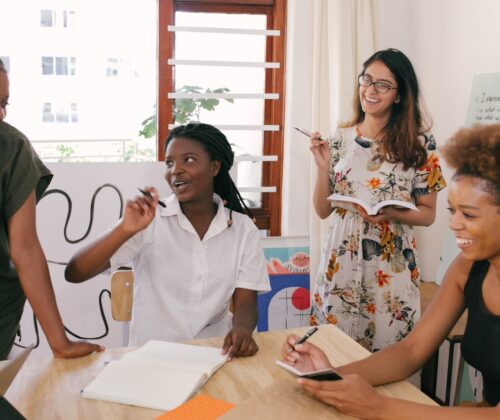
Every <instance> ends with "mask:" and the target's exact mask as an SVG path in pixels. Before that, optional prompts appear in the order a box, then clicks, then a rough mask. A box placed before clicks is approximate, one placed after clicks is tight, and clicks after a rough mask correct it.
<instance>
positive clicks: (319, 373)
mask: <svg viewBox="0 0 500 420" xmlns="http://www.w3.org/2000/svg"><path fill="white" fill-rule="evenodd" d="M276 364H277V365H278V366H279V367H282V368H283V369H285V370H286V371H288V372H290V373H293V374H294V375H295V376H298V377H299V378H306V379H313V380H315V381H338V380H340V379H342V376H340V375H339V374H338V373H337V372H335V370H333V369H332V368H327V369H321V370H315V371H312V372H301V371H300V370H298V369H296V368H294V367H293V366H290V365H288V364H286V363H284V362H282V361H281V360H276Z"/></svg>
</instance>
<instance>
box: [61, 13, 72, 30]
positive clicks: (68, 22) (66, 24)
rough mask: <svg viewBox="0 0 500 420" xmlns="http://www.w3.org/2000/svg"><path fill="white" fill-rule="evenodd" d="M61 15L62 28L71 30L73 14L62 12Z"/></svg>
mask: <svg viewBox="0 0 500 420" xmlns="http://www.w3.org/2000/svg"><path fill="white" fill-rule="evenodd" d="M62 15H63V18H62V26H63V28H72V27H74V26H75V12H74V11H73V10H63V11H62Z"/></svg>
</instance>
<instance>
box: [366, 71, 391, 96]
mask: <svg viewBox="0 0 500 420" xmlns="http://www.w3.org/2000/svg"><path fill="white" fill-rule="evenodd" d="M358 83H359V84H360V85H361V86H364V87H370V86H371V85H374V86H375V90H376V91H377V92H378V93H387V92H389V91H390V90H391V89H397V87H392V86H391V85H390V84H389V83H386V82H374V81H373V80H371V79H369V78H368V77H366V76H365V75H364V74H362V75H360V76H359V78H358Z"/></svg>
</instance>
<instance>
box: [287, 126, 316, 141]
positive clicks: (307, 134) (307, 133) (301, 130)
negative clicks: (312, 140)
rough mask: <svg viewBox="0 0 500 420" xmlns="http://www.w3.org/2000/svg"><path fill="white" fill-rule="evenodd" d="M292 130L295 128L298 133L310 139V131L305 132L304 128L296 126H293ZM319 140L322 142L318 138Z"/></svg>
mask: <svg viewBox="0 0 500 420" xmlns="http://www.w3.org/2000/svg"><path fill="white" fill-rule="evenodd" d="M293 128H295V129H296V130H297V131H298V132H299V133H302V134H304V135H305V136H307V137H312V133H311V132H310V131H308V130H306V129H305V128H302V127H297V126H295V127H293ZM319 140H323V139H322V138H321V137H320V138H319Z"/></svg>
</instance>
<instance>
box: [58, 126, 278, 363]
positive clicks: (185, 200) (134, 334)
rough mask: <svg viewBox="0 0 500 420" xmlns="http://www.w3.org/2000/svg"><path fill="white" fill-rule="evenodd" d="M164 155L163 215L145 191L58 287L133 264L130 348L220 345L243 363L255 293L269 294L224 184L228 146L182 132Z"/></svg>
mask: <svg viewBox="0 0 500 420" xmlns="http://www.w3.org/2000/svg"><path fill="white" fill-rule="evenodd" d="M165 147H166V149H165V150H166V152H165V163H166V166H167V171H166V174H165V179H166V180H167V183H168V184H169V186H170V188H171V189H172V191H173V194H172V195H170V196H169V197H168V198H167V199H165V200H164V201H165V204H166V207H165V208H158V202H159V200H158V192H157V190H156V189H154V188H146V189H145V190H146V191H147V193H149V194H150V197H149V196H147V195H144V196H141V197H136V199H135V200H132V201H129V202H128V203H127V206H126V209H125V214H124V217H123V219H121V220H120V221H119V222H118V223H117V224H116V225H115V226H114V227H113V228H112V229H111V230H109V231H108V232H106V233H105V234H104V235H103V236H102V237H101V238H100V239H98V240H97V241H95V242H94V243H92V244H90V245H89V246H87V247H86V248H84V249H82V250H81V251H79V252H78V253H77V254H76V255H75V256H74V257H73V258H72V259H71V261H70V262H69V264H68V267H67V269H66V273H65V275H66V279H67V280H68V281H71V282H82V281H85V280H88V279H89V278H91V277H94V276H95V275H97V274H99V273H101V272H102V271H104V270H106V269H109V268H111V270H112V271H114V270H116V269H117V268H119V267H120V266H123V265H127V264H130V263H131V264H132V265H133V268H134V272H135V278H136V281H135V284H134V306H133V311H132V322H131V328H130V344H131V345H140V344H143V343H145V342H146V341H148V340H151V339H157V340H166V341H177V340H187V339H193V338H201V337H214V336H223V335H225V340H224V345H223V352H224V353H227V354H228V355H229V357H232V356H251V355H253V354H255V353H256V352H257V345H256V343H255V341H254V340H253V338H252V331H253V330H254V328H255V326H256V323H257V292H258V291H267V290H270V288H269V278H268V276H267V273H266V268H265V260H264V255H263V252H262V248H261V244H260V239H259V232H258V229H257V228H256V226H255V225H254V223H253V221H252V219H251V218H250V217H247V216H246V215H245V214H242V213H244V212H246V213H249V210H248V209H247V208H246V206H245V204H244V203H243V200H242V198H241V195H240V194H239V192H238V189H237V188H236V186H235V185H234V183H233V181H232V180H231V178H230V176H229V169H230V168H231V166H232V164H233V159H234V154H233V151H232V150H231V146H230V144H229V142H228V140H227V138H226V137H225V136H224V134H223V133H221V132H220V131H219V130H218V129H217V128H215V127H213V126H211V125H208V124H202V123H190V124H187V125H185V126H179V127H177V128H175V129H173V130H172V131H171V132H170V135H169V137H168V138H167V141H166V145H165ZM231 301H232V304H233V305H232V306H233V314H232V316H231V314H230V312H229V304H230V302H231Z"/></svg>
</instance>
